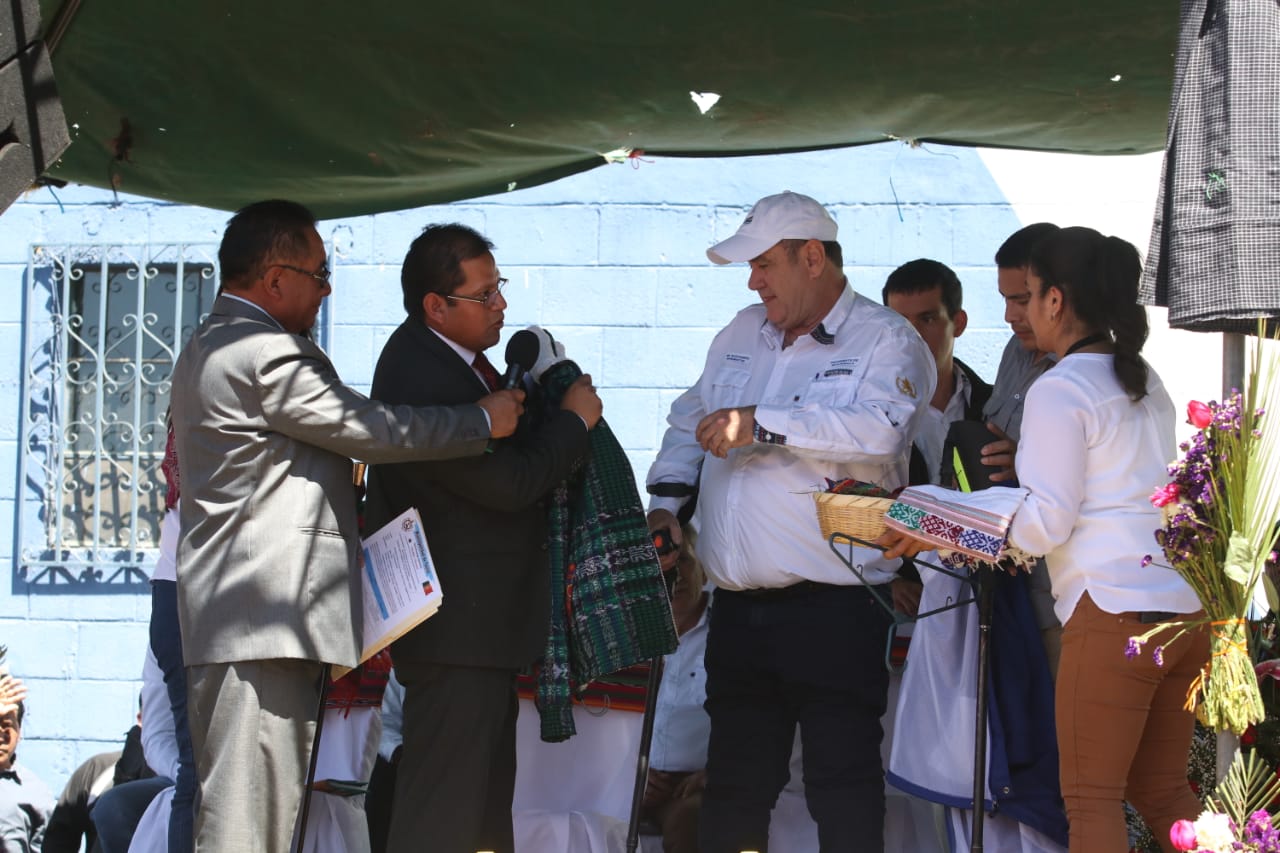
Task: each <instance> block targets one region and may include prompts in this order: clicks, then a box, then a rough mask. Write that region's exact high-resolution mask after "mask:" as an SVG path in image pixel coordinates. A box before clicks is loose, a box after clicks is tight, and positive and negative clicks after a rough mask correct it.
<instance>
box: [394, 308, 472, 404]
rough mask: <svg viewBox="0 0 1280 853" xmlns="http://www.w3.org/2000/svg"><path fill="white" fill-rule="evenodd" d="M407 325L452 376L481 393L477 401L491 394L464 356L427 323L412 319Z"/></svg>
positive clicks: (407, 321)
mask: <svg viewBox="0 0 1280 853" xmlns="http://www.w3.org/2000/svg"><path fill="white" fill-rule="evenodd" d="M405 325H406V326H408V327H409V330H410V333H411V334H412V335H413V336H414V339H415V340H417V341H419V342H420V343H421V345H422V346H423V347H424V348H426V349H427V350H428V351H430V352H431V353H433V354H434V355H435V356H436V358H437V359H439V361H440V363H441V365H442V366H443V367H444V368H445V369H446V370H448V371H449V373H450V375H452V376H454V377H455V378H457V379H458V380H460V381H466V382H468V383H469V384H470V385H472V386H474V387H475V389H476V390H477V391H478V392H479V394H478V395H477V397H476V399H480V397H483V396H485V395H486V394H488V393H489V386H487V385H485V384H484V380H483V379H481V378H480V376H479V375H478V374H477V373H476V372H475V370H473V369H472V367H471V365H469V364H467V363H466V362H465V361H463V359H462V356H460V355H458V351H457V350H455V349H454V348H453V347H451V346H449V345H448V344H446V343H445V342H444V341H443V340H441V339H440V336H439V335H437V334H436V333H435V332H433V331H431V330H430V329H429V328H427V326H426V324H425V323H423V322H422V321H420V320H416V319H411V320H406V321H405ZM464 377H465V379H464Z"/></svg>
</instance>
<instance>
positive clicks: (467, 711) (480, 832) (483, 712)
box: [366, 225, 601, 853]
mask: <svg viewBox="0 0 1280 853" xmlns="http://www.w3.org/2000/svg"><path fill="white" fill-rule="evenodd" d="M492 249H493V244H492V243H490V242H489V241H488V240H486V239H485V238H484V237H483V236H481V235H480V234H478V233H477V232H475V231H473V230H472V229H470V228H467V227H466V226H463V225H433V226H431V227H430V228H427V229H426V230H425V231H424V232H423V233H422V235H421V236H419V237H418V238H417V239H416V240H414V242H413V244H412V245H411V246H410V248H409V253H408V255H407V256H406V257H405V260H404V266H403V268H402V270H401V273H400V281H401V287H402V288H403V290H404V304H405V311H406V312H407V314H408V317H407V318H406V320H405V322H404V323H403V324H402V325H401V326H400V327H399V328H398V329H396V331H395V332H394V333H393V334H392V335H391V337H390V338H389V339H388V340H387V343H386V346H385V347H384V348H383V350H382V355H381V356H380V357H379V359H378V366H377V368H376V370H375V371H374V377H373V389H372V395H373V397H374V398H375V399H378V400H382V401H384V402H387V403H396V404H411V405H423V404H434V405H457V404H462V403H469V402H472V401H474V400H476V399H479V398H480V397H482V396H484V395H485V394H486V393H488V392H489V389H490V388H492V387H493V383H495V382H496V381H497V378H498V377H497V375H496V371H495V369H494V368H493V366H492V365H491V364H490V363H489V361H488V359H487V358H486V357H485V356H484V351H485V350H486V349H489V348H490V347H492V346H493V345H494V344H496V343H497V342H498V338H499V333H500V332H501V329H502V320H503V310H504V309H505V308H506V304H507V303H506V300H505V298H504V297H503V295H502V286H503V285H504V284H506V279H504V278H502V277H501V276H500V275H499V272H498V266H497V264H496V262H495V261H494V258H493V254H492ZM537 408H538V407H537V405H536V403H534V402H533V401H531V403H530V405H529V411H530V413H531V414H533V413H535V412H536V409H537ZM600 411H601V403H600V398H599V397H598V396H596V393H595V388H594V387H592V385H591V378H590V377H589V376H583V377H581V378H580V379H579V380H578V382H577V383H576V384H575V385H574V386H573V387H571V388H570V389H569V391H568V393H566V394H565V397H564V400H563V403H562V406H561V408H560V410H558V411H554V412H552V413H551V414H549V415H548V416H546V417H545V418H544V419H542V420H541V422H534V421H533V420H532V419H531V418H529V417H526V418H525V419H524V420H522V422H521V425H520V427H519V428H518V429H517V431H516V434H515V436H513V437H512V438H511V439H508V440H505V441H501V442H496V443H495V444H494V445H492V446H491V452H489V453H486V454H484V455H483V456H478V457H475V458H472V459H467V460H463V459H455V460H450V461H447V462H445V461H440V462H421V463H407V464H395V465H375V466H374V467H373V468H372V469H371V471H370V476H369V491H368V503H367V507H366V519H367V521H368V523H369V524H370V529H377V527H378V526H380V525H382V524H385V523H386V522H387V521H389V520H390V519H392V518H394V517H395V516H396V515H398V514H400V513H401V512H403V511H404V510H405V509H407V508H408V507H411V506H412V507H417V509H418V511H419V513H420V514H421V516H422V523H423V527H424V529H425V532H426V536H427V543H428V545H429V547H430V548H431V554H432V557H433V558H434V560H435V563H436V568H437V569H438V571H439V573H440V585H441V588H442V590H443V593H444V601H443V603H442V605H441V608H440V611H439V612H438V613H437V614H436V615H435V616H433V617H432V618H430V619H428V620H427V621H426V622H424V623H422V624H421V625H419V626H418V627H417V628H415V629H413V630H412V631H410V632H409V633H408V634H406V635H405V636H404V638H402V639H401V640H399V641H398V642H396V643H395V644H394V645H393V646H392V652H391V653H392V658H393V659H394V661H395V668H396V676H397V678H398V679H399V680H400V682H401V683H402V684H403V685H404V687H405V697H404V728H403V735H404V744H403V751H402V753H401V758H400V764H399V768H398V771H397V779H396V796H395V803H394V805H393V808H392V817H391V830H390V837H389V840H388V845H387V849H388V851H390V853H397V851H418V850H421V849H422V847H423V844H424V843H426V844H429V846H430V847H431V849H432V850H433V851H438V853H474V851H476V850H492V851H497V853H510V851H511V850H512V849H513V846H514V842H513V838H512V824H511V797H512V793H513V790H514V786H515V769H516V764H515V762H516V755H515V743H516V725H515V724H516V708H517V705H516V693H515V675H516V672H517V670H519V669H520V668H521V667H523V666H524V665H526V664H528V663H529V662H530V661H532V660H533V659H534V658H535V657H537V656H538V655H539V654H540V653H541V652H542V649H543V645H544V643H545V640H546V634H547V626H548V618H549V608H550V581H549V569H548V565H547V545H546V542H547V535H546V508H545V506H544V500H543V498H544V496H545V495H546V494H547V493H548V492H549V491H550V490H551V488H552V487H553V486H554V485H555V484H556V483H558V482H560V481H561V480H563V479H564V478H565V477H566V476H567V475H568V473H569V471H570V468H571V467H572V466H573V464H574V463H575V462H576V461H577V460H578V459H580V458H582V457H583V456H584V455H585V453H586V452H587V448H588V441H587V431H588V430H589V429H591V428H592V427H594V426H595V424H596V422H597V421H598V420H599V418H600Z"/></svg>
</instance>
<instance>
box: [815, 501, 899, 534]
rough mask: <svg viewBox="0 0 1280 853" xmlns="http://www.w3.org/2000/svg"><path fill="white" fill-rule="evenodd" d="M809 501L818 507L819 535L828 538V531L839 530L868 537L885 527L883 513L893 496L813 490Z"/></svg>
mask: <svg viewBox="0 0 1280 853" xmlns="http://www.w3.org/2000/svg"><path fill="white" fill-rule="evenodd" d="M813 503H814V506H816V507H817V509H818V526H819V527H820V528H822V538H823V539H827V540H830V539H831V534H832V533H843V534H845V535H846V536H855V537H857V538H858V539H865V540H867V541H871V540H874V539H876V538H878V537H879V536H880V534H882V533H884V532H885V530H886V529H888V528H887V527H886V526H885V523H884V514H885V513H886V512H888V511H889V507H891V506H893V498H872V497H867V496H865V495H837V494H833V493H831V492H814V493H813Z"/></svg>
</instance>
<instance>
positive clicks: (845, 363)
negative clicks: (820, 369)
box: [831, 356, 862, 367]
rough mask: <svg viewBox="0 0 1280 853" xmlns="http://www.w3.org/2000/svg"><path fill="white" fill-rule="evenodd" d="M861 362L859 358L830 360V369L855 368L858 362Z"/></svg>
mask: <svg viewBox="0 0 1280 853" xmlns="http://www.w3.org/2000/svg"><path fill="white" fill-rule="evenodd" d="M860 361H862V358H861V356H853V357H852V358H836V359H832V361H831V366H832V367H857V366H858V362H860Z"/></svg>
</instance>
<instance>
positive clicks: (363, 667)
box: [324, 649, 391, 710]
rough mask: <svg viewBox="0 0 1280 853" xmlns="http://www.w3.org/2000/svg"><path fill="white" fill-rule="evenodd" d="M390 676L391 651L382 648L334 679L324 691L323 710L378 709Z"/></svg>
mask: <svg viewBox="0 0 1280 853" xmlns="http://www.w3.org/2000/svg"><path fill="white" fill-rule="evenodd" d="M390 676H391V652H390V651H388V650H387V649H383V650H382V651H380V652H378V653H377V654H376V655H374V656H373V657H371V658H369V659H368V660H367V661H365V662H364V663H362V664H360V665H359V666H357V667H356V668H355V669H353V670H351V671H350V672H348V673H347V674H346V675H344V676H342V678H339V679H338V680H337V681H334V682H332V683H331V684H330V685H329V690H328V692H326V693H325V697H324V707H325V708H326V709H332V708H345V709H347V710H350V709H352V708H381V707H382V695H383V694H384V693H386V692H387V682H388V681H389V680H390Z"/></svg>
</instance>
